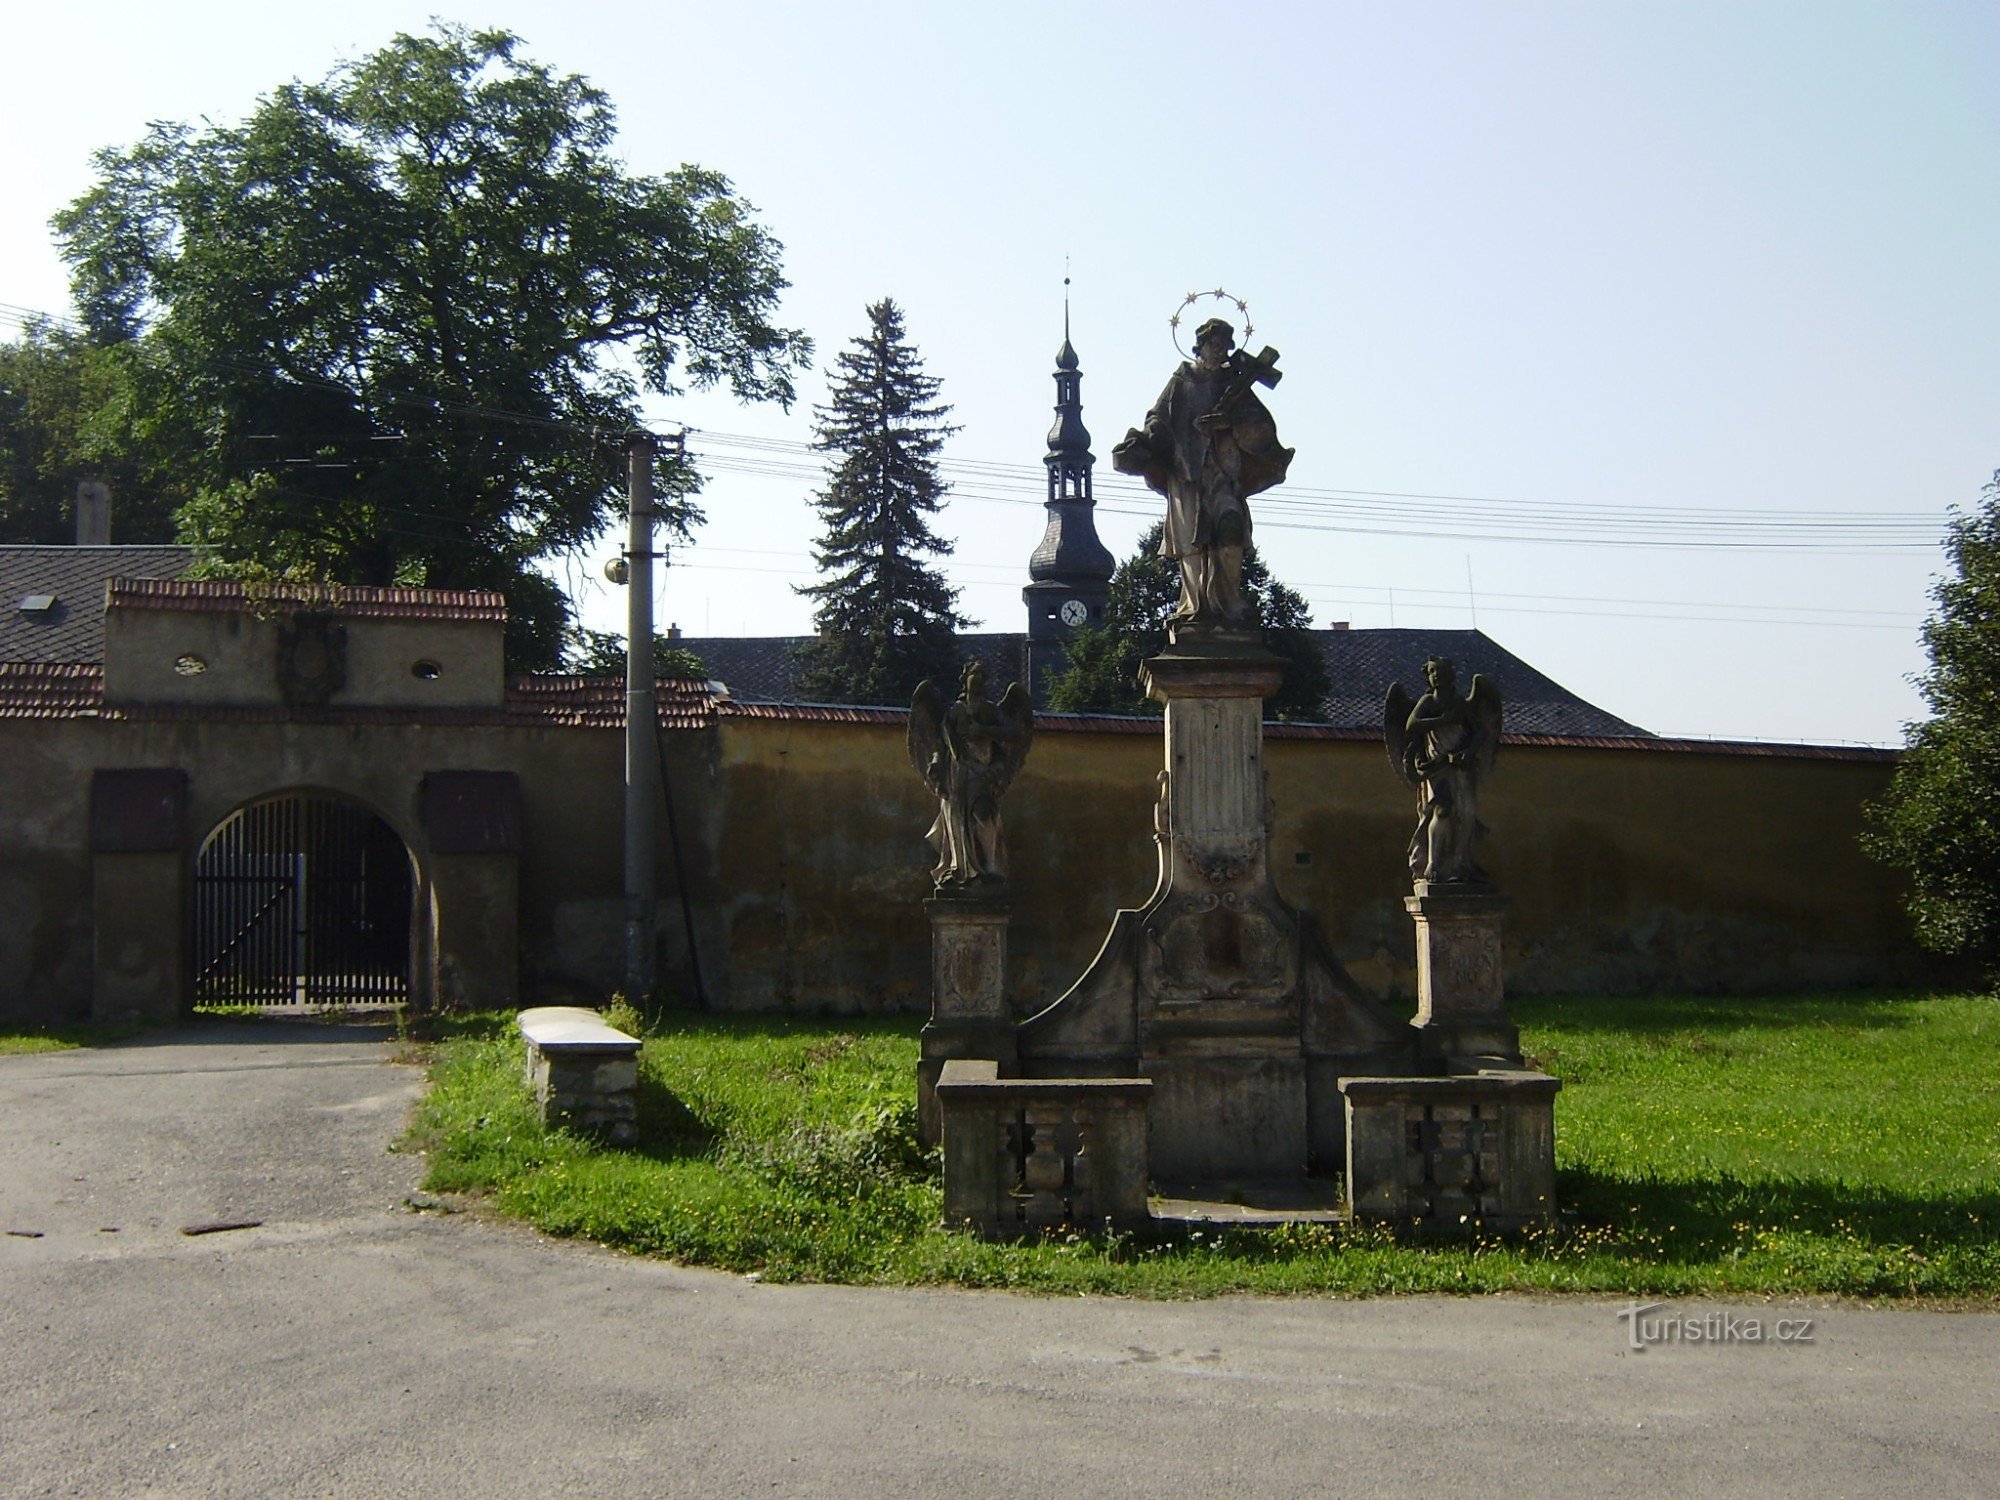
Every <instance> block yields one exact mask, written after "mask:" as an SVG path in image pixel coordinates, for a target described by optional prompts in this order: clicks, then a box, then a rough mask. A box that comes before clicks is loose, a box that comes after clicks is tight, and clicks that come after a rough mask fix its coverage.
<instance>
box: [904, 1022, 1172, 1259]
mask: <svg viewBox="0 0 2000 1500" xmlns="http://www.w3.org/2000/svg"><path fill="white" fill-rule="evenodd" d="M999 1075H1000V1065H999V1063H998V1062H997V1061H992V1060H988V1059H968V1058H955V1059H953V1060H951V1061H948V1062H946V1063H945V1065H944V1067H943V1069H942V1070H941V1071H940V1073H939V1075H938V1081H937V1102H938V1113H939V1117H940V1121H941V1124H942V1126H943V1135H944V1218H945V1223H946V1224H947V1225H948V1226H951V1227H955V1228H965V1229H972V1230H975V1231H977V1232H978V1233H980V1234H983V1235H985V1236H987V1237H988V1238H1013V1237H1016V1236H1019V1235H1024V1234H1033V1233H1037V1232H1040V1231H1046V1230H1058V1229H1083V1230H1096V1229H1102V1228H1104V1227H1105V1226H1106V1225H1107V1224H1109V1225H1110V1226H1111V1227H1113V1228H1116V1229H1131V1228H1134V1227H1136V1226H1138V1225H1141V1224H1144V1223H1145V1222H1146V1220H1147V1218H1148V1212H1147V1207H1146V1105H1147V1102H1148V1100H1150V1099H1151V1097H1152V1093H1153V1082H1152V1080H1151V1079H1150V1078H1002V1077H1000V1076H999Z"/></svg>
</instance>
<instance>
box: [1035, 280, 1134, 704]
mask: <svg viewBox="0 0 2000 1500" xmlns="http://www.w3.org/2000/svg"><path fill="white" fill-rule="evenodd" d="M1055 363H1056V367H1055V382H1056V419H1055V423H1054V425H1053V426H1051V427H1050V428H1049V439H1048V452H1047V453H1046V454H1044V455H1043V457H1042V463H1043V464H1044V466H1045V467H1046V468H1047V470H1048V476H1049V489H1048V498H1047V499H1046V500H1045V501H1044V502H1043V506H1044V508H1045V509H1046V510H1047V512H1048V525H1047V527H1046V529H1045V530H1044V531H1043V532H1042V540H1041V542H1040V544H1039V545H1038V546H1037V547H1036V548H1035V551H1034V555H1033V556H1031V557H1030V558H1029V559H1028V576H1029V577H1030V578H1031V579H1032V580H1034V581H1033V582H1031V583H1030V584H1029V585H1028V586H1027V588H1025V589H1023V590H1022V591H1021V597H1022V599H1023V600H1024V601H1025V602H1026V604H1027V606H1028V657H1029V663H1028V680H1029V690H1030V691H1031V692H1032V693H1033V695H1034V700H1035V702H1036V703H1038V704H1039V703H1046V702H1047V700H1048V684H1049V679H1050V678H1052V677H1053V676H1054V675H1055V674H1056V673H1057V672H1059V671H1061V670H1062V668H1063V665H1064V664H1065V662H1066V660H1067V657H1066V654H1065V652H1064V649H1063V647H1064V642H1066V641H1067V640H1068V639H1069V637H1070V635H1071V634H1072V633H1073V632H1074V631H1075V630H1077V629H1078V628H1079V627H1080V626H1084V625H1099V624H1102V623H1103V621H1104V600H1105V595H1106V592H1107V591H1108V589H1109V586H1110V583H1111V573H1112V568H1113V566H1114V565H1113V562H1112V558H1111V554H1110V552H1108V551H1107V550H1105V546H1104V543H1103V542H1101V541H1099V540H1098V538H1097V521H1096V518H1095V516H1093V514H1092V512H1093V511H1094V510H1095V508H1096V504H1097V502H1096V498H1095V497H1094V496H1093V494H1092V493H1091V471H1092V470H1093V469H1094V468H1095V467H1096V464H1097V459H1096V457H1095V456H1094V455H1093V454H1092V453H1091V451H1090V430H1089V429H1088V428H1087V427H1085V426H1084V425H1083V376H1082V374H1081V373H1080V371H1079V368H1078V367H1079V364H1080V361H1079V360H1078V359H1077V357H1076V349H1075V346H1073V345H1072V344H1071V343H1070V328H1069V278H1068V277H1067V276H1065V277H1064V278H1063V341H1062V347H1061V348H1060V349H1058V350H1056V361H1055Z"/></svg>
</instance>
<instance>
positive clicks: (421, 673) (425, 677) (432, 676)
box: [410, 661, 444, 682]
mask: <svg viewBox="0 0 2000 1500" xmlns="http://www.w3.org/2000/svg"><path fill="white" fill-rule="evenodd" d="M410 675H411V676H412V677H414V678H416V679H417V680H418V681H419V682H436V681H437V680H438V679H439V678H440V677H442V676H444V668H443V667H441V666H439V665H438V664H437V663H436V662H434V661H419V662H412V663H411V664H410Z"/></svg>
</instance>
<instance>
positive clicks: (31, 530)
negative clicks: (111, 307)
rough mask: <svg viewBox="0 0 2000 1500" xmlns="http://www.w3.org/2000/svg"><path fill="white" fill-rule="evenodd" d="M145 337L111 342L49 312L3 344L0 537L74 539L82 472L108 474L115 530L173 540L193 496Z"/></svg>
mask: <svg viewBox="0 0 2000 1500" xmlns="http://www.w3.org/2000/svg"><path fill="white" fill-rule="evenodd" d="M159 379H160V372H158V371H156V370H153V369H150V368H148V367H147V365H146V362H145V360H144V357H143V351H142V350H141V349H140V348H139V346H138V345H136V344H133V343H127V344H123V345H118V346H113V347H105V346H100V345H97V344H93V343H91V342H90V341H89V340H88V339H85V338H82V337H80V336H79V335H77V334H74V333H71V332H69V331H68V330H65V329H62V328H59V327H57V326H56V325H54V324H53V323H50V322H45V321H37V322H31V323H30V324H29V325H28V326H27V327H26V328H25V329H24V330H23V332H22V335H21V337H20V338H18V339H16V340H13V341H11V342H9V343H4V344H0V543H15V544H21V543H29V544H33V543H41V544H59V543H63V542H68V541H70V540H72V539H73V538H74V536H75V534H76V531H75V525H76V523H75V512H74V509H73V507H74V504H75V497H76V487H77V483H78V481H80V480H85V479H93V480H98V481H101V482H103V483H105V484H108V485H109V486H110V487H111V492H112V496H113V502H114V503H113V509H112V540H113V541H116V542H171V541H172V540H173V539H174V510H175V508H176V507H177V506H178V505H180V504H181V503H183V502H184V501H185V500H187V499H188V498H189V492H188V490H187V488H186V486H185V484H184V482H183V477H182V467H181V465H180V464H179V463H177V462H176V461H175V460H176V458H177V456H178V455H177V454H176V453H175V451H174V450H173V448H172V446H171V445H169V444H166V443H163V442H162V441H161V434H159V433H158V432H157V431H155V430H154V427H155V424H154V423H153V421H152V418H151V411H152V403H151V401H150V400H149V399H148V392H149V390H150V389H152V388H156V387H157V385H158V382H159Z"/></svg>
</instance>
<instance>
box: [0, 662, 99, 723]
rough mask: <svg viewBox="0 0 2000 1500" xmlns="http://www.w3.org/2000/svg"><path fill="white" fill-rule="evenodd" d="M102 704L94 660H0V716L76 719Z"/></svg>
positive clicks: (96, 709)
mask: <svg viewBox="0 0 2000 1500" xmlns="http://www.w3.org/2000/svg"><path fill="white" fill-rule="evenodd" d="M103 705H104V669H103V668H102V667H100V666H98V665H97V664H96V663H95V662H53V661H0V719H78V718H89V717H92V716H94V715H96V714H97V713H98V712H99V711H100V710H101V709H102V707H103Z"/></svg>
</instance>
